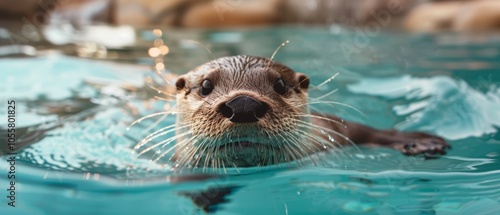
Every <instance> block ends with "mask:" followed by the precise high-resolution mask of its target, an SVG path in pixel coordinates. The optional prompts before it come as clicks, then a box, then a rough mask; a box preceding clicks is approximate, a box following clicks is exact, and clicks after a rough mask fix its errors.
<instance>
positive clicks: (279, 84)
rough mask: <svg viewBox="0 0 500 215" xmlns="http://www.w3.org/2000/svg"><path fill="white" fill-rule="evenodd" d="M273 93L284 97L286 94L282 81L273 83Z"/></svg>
mask: <svg viewBox="0 0 500 215" xmlns="http://www.w3.org/2000/svg"><path fill="white" fill-rule="evenodd" d="M273 87H274V91H276V92H277V93H279V94H281V95H285V93H286V91H287V90H286V86H285V82H284V81H283V79H281V78H280V79H278V81H276V83H274V86H273Z"/></svg>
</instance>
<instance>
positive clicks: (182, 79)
mask: <svg viewBox="0 0 500 215" xmlns="http://www.w3.org/2000/svg"><path fill="white" fill-rule="evenodd" d="M175 86H176V87H177V90H182V89H184V88H185V87H186V77H185V76H184V75H181V76H179V79H177V81H176V82H175Z"/></svg>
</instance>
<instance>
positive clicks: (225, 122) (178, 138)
mask: <svg viewBox="0 0 500 215" xmlns="http://www.w3.org/2000/svg"><path fill="white" fill-rule="evenodd" d="M309 82H310V80H309V78H308V77H307V76H306V75H305V74H302V73H298V72H295V71H294V70H292V69H291V68H289V67H287V66H285V65H283V64H281V63H278V62H275V61H273V60H271V59H269V58H263V57H256V56H246V55H239V56H231V57H222V58H218V59H215V60H213V61H210V62H208V63H205V64H203V65H201V66H199V67H197V68H195V69H194V70H192V71H190V72H188V73H186V74H184V75H181V76H179V77H178V79H177V81H176V83H175V87H176V88H177V90H176V95H175V96H176V102H177V109H176V113H177V119H176V120H177V121H176V124H175V128H174V129H171V131H175V132H176V135H175V136H174V137H173V138H170V140H166V141H163V143H170V142H172V141H175V142H176V144H175V153H174V155H173V156H172V158H173V160H174V161H175V162H176V167H186V166H189V167H213V168H226V167H251V166H266V165H274V164H281V163H289V162H291V161H298V160H301V159H302V158H305V157H308V156H311V155H312V154H315V153H318V152H321V151H328V150H338V148H339V147H342V146H345V145H350V144H365V145H370V146H382V147H389V148H393V149H396V150H399V151H401V152H402V153H404V154H406V155H417V154H425V155H441V154H445V153H446V150H447V149H448V148H450V145H449V144H448V143H447V142H446V141H445V140H444V139H443V138H441V137H437V136H434V135H431V134H426V133H422V132H402V131H397V130H377V129H374V128H371V127H368V126H365V125H361V124H358V123H355V122H348V121H343V120H342V119H341V118H340V117H338V116H333V115H325V114H322V113H312V112H310V111H309V108H308V88H309ZM143 144H144V142H143ZM156 145H158V144H156ZM151 148H152V147H150V148H149V149H151Z"/></svg>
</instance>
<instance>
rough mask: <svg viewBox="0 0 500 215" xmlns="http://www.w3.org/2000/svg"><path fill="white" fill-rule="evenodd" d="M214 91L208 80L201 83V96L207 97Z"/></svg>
mask: <svg viewBox="0 0 500 215" xmlns="http://www.w3.org/2000/svg"><path fill="white" fill-rule="evenodd" d="M212 90H214V85H213V84H212V82H211V81H210V80H208V79H205V80H204V81H203V83H201V95H204V96H206V95H208V94H210V93H211V92H212Z"/></svg>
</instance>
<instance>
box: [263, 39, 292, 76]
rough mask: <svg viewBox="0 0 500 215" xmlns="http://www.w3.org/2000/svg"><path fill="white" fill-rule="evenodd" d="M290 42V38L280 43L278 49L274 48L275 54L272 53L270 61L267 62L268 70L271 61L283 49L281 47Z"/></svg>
mask: <svg viewBox="0 0 500 215" xmlns="http://www.w3.org/2000/svg"><path fill="white" fill-rule="evenodd" d="M288 43H290V41H289V40H287V41H285V42H283V43H281V45H279V46H278V47H277V48H276V50H274V52H273V55H271V58H269V61H268V63H267V66H266V69H265V70H266V71H267V70H268V69H269V68H270V66H271V63H272V62H273V59H274V56H275V55H276V53H278V51H279V50H280V49H281V47H284V46H286V45H287V44H288Z"/></svg>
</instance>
